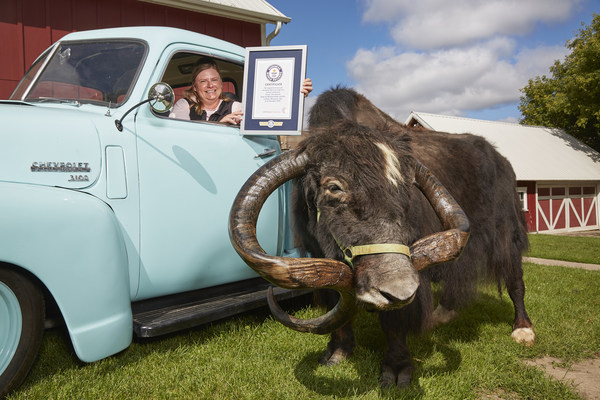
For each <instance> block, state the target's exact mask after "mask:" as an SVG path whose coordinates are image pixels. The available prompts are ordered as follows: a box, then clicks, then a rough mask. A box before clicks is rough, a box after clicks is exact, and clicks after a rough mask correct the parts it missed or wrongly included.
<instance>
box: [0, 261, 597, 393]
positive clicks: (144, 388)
mask: <svg viewBox="0 0 600 400" xmlns="http://www.w3.org/2000/svg"><path fill="white" fill-rule="evenodd" d="M524 268H525V283H526V286H527V294H526V304H527V307H528V312H529V315H530V317H531V319H532V321H533V323H534V325H535V329H536V333H537V342H536V344H535V345H534V346H533V347H526V346H524V345H520V344H517V343H514V342H513V341H512V339H511V338H510V333H511V324H512V319H513V308H512V303H511V302H510V300H509V299H508V296H507V295H506V294H504V295H503V296H502V297H501V298H500V297H499V296H498V294H497V291H496V289H495V288H493V287H489V288H484V289H483V290H482V291H481V295H480V296H479V298H478V299H477V301H476V302H475V303H474V304H472V305H471V306H469V307H468V308H466V309H464V310H462V311H461V313H460V316H459V318H458V319H457V320H455V321H453V322H452V323H450V324H447V325H445V326H442V327H439V328H437V329H435V330H434V331H433V332H431V333H430V334H427V335H424V336H421V337H410V338H409V347H410V348H411V351H412V354H413V357H414V360H415V364H416V371H415V374H414V383H413V384H412V385H411V386H410V387H408V388H406V389H402V390H399V389H396V388H393V389H387V390H384V389H380V388H379V386H378V378H379V368H380V363H381V360H382V354H383V350H384V348H385V339H384V337H383V335H382V332H381V330H380V328H379V327H378V322H377V317H376V315H374V314H368V313H361V314H359V316H358V317H357V320H356V322H355V332H356V336H357V343H358V345H357V348H356V351H355V354H354V355H353V356H352V357H351V358H350V359H349V360H347V361H344V362H342V363H341V364H340V365H337V366H334V367H323V366H320V365H319V364H318V358H319V356H320V354H321V353H322V351H323V350H324V349H325V346H326V343H327V340H328V338H327V337H326V336H318V335H312V334H303V333H298V332H294V331H292V330H290V329H287V328H285V327H283V326H282V325H280V324H279V323H277V322H275V321H273V320H272V319H271V317H269V316H268V315H265V314H261V313H255V314H252V315H246V316H244V317H241V318H236V319H231V320H228V321H226V322H222V323H220V324H215V325H213V326H209V327H205V328H202V329H196V330H192V331H188V332H184V333H181V334H177V335H173V336H170V337H166V338H162V339H160V340H151V341H143V342H136V343H134V344H132V345H131V346H130V347H129V348H128V349H126V350H125V351H123V352H122V353H120V354H118V355H115V356H112V357H109V358H107V359H104V360H101V361H98V362H95V363H91V364H83V363H80V362H78V361H76V357H75V356H74V355H73V354H72V350H71V349H70V347H69V346H68V345H67V344H66V343H67V341H66V340H65V339H64V338H63V335H62V334H61V333H60V331H56V330H54V331H50V332H48V333H47V334H46V336H45V338H44V342H43V346H42V349H41V354H40V357H39V359H38V361H37V363H36V365H35V366H34V368H33V370H32V372H31V374H30V376H29V377H28V379H27V380H26V382H25V383H24V385H23V386H22V387H21V389H20V391H18V392H16V393H14V394H13V395H12V396H11V397H9V398H10V399H11V400H16V399H48V398H51V399H329V398H357V399H358V398H360V399H414V398H419V399H477V398H482V396H484V395H486V394H490V393H492V394H497V395H500V396H502V397H503V398H520V399H550V398H551V399H578V398H579V397H578V396H577V395H576V393H575V392H574V391H573V390H572V389H571V388H570V387H569V386H567V385H564V384H561V383H559V382H558V381H556V380H552V379H550V378H548V377H546V376H545V375H544V374H543V372H542V371H541V370H539V369H537V368H533V367H527V366H524V364H523V363H522V360H523V359H530V358H536V357H540V356H543V355H550V356H554V357H558V358H561V359H563V360H565V362H566V363H567V364H568V363H571V362H574V361H577V360H581V359H583V358H587V357H594V356H595V357H598V356H599V354H598V351H599V349H600V319H599V318H600V296H598V288H599V287H600V272H598V271H585V270H577V269H568V268H558V267H547V266H539V265H533V264H525V267H524ZM317 313H318V310H315V309H312V308H307V309H304V310H301V311H300V312H298V315H299V316H301V317H308V316H315V315H317Z"/></svg>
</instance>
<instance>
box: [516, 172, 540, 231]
mask: <svg viewBox="0 0 600 400" xmlns="http://www.w3.org/2000/svg"><path fill="white" fill-rule="evenodd" d="M517 186H518V187H526V188H527V211H525V220H526V221H527V231H529V232H535V231H536V230H537V220H536V218H537V214H536V212H535V210H536V203H535V202H536V199H535V182H533V181H517Z"/></svg>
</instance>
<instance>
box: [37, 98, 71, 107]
mask: <svg viewBox="0 0 600 400" xmlns="http://www.w3.org/2000/svg"><path fill="white" fill-rule="evenodd" d="M26 101H29V102H40V103H47V102H52V103H61V104H71V105H74V106H75V107H81V102H80V101H79V100H72V99H57V98H55V97H39V98H37V99H26Z"/></svg>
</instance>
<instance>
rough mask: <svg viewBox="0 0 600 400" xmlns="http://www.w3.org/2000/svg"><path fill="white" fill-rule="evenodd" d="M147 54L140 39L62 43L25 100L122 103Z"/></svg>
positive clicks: (31, 73)
mask: <svg viewBox="0 0 600 400" xmlns="http://www.w3.org/2000/svg"><path fill="white" fill-rule="evenodd" d="M145 54H146V46H145V44H144V43H142V42H138V41H103V42H64V43H60V44H59V47H58V48H57V50H56V51H55V52H54V53H53V54H52V58H51V59H50V60H49V61H48V63H47V64H46V66H45V68H44V69H43V71H42V73H41V74H40V75H39V77H38V78H37V80H36V81H35V82H34V83H33V85H32V86H31V88H30V89H29V91H28V93H27V94H26V97H25V98H24V100H25V101H39V102H42V101H45V102H53V101H58V102H64V101H69V102H70V101H75V102H78V103H92V104H98V105H104V106H106V105H110V106H113V107H116V106H119V105H120V104H121V103H122V102H123V101H125V100H126V99H127V97H128V96H129V94H130V92H131V90H132V88H133V85H134V83H135V79H136V78H137V76H138V73H139V70H140V69H141V67H142V65H143V60H144V58H145ZM43 58H44V57H41V58H40V60H38V61H37V62H36V63H34V64H33V65H32V67H31V68H30V70H29V71H28V72H27V74H26V75H25V77H24V78H23V81H22V82H21V84H20V85H19V87H18V88H17V90H15V93H13V96H11V98H15V97H17V96H18V97H19V99H20V98H21V96H22V93H23V91H24V90H26V89H25V88H22V86H23V83H24V82H27V83H29V82H31V80H32V79H33V77H34V76H35V74H36V73H37V70H38V69H39V68H40V67H41V64H43ZM27 86H29V85H27ZM19 89H21V90H19ZM19 92H20V93H19Z"/></svg>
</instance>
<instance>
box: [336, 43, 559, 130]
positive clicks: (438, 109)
mask: <svg viewBox="0 0 600 400" xmlns="http://www.w3.org/2000/svg"><path fill="white" fill-rule="evenodd" d="M515 52H516V53H515ZM565 53H566V49H565V48H564V47H562V46H560V47H543V48H537V49H522V50H517V49H516V42H515V41H514V40H512V39H508V38H506V37H499V38H494V39H491V40H488V41H486V42H483V43H480V44H475V45H473V46H469V47H460V48H452V49H446V50H437V51H432V52H428V53H423V52H404V53H400V52H398V51H397V50H396V49H394V48H390V47H386V48H378V49H372V50H366V49H359V50H358V51H357V52H356V54H355V56H354V58H353V59H352V60H350V61H349V62H348V63H347V65H346V68H347V70H348V73H349V75H350V76H351V77H352V78H353V79H354V81H356V82H357V85H356V89H357V90H358V91H359V92H361V93H363V94H364V95H365V96H367V98H369V99H370V100H371V101H372V102H373V103H374V104H375V105H377V106H378V107H380V108H381V109H383V110H384V111H386V112H388V113H389V114H390V115H392V116H393V117H395V118H397V119H399V120H404V119H405V118H406V117H407V116H408V114H409V113H410V111H422V112H432V113H440V114H448V115H463V114H464V112H465V110H481V109H485V108H490V107H494V106H497V105H499V104H507V103H512V102H516V101H518V100H519V96H520V92H519V89H520V88H521V87H523V86H525V85H526V84H527V81H528V79H530V78H532V77H533V76H536V75H542V74H546V73H547V72H548V67H549V66H550V65H552V63H553V61H554V60H556V59H560V58H562V57H563V56H564V55H565ZM513 54H514V55H513Z"/></svg>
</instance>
